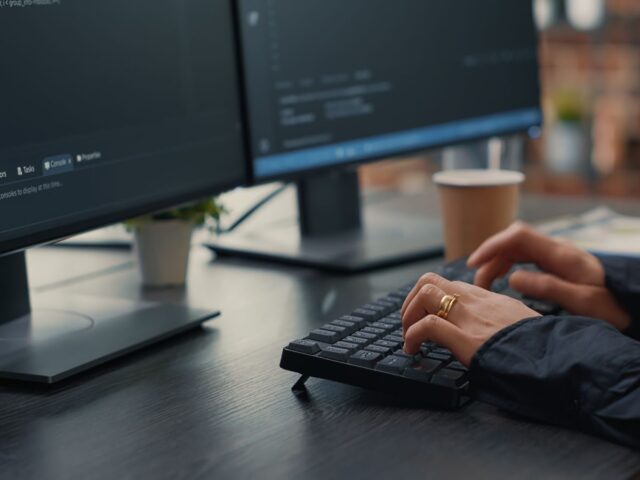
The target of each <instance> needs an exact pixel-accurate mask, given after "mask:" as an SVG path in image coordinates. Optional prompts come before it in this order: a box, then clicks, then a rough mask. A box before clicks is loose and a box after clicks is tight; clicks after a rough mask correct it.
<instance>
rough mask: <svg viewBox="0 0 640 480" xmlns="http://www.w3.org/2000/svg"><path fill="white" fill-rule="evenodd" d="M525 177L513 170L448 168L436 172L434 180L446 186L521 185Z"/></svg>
mask: <svg viewBox="0 0 640 480" xmlns="http://www.w3.org/2000/svg"><path fill="white" fill-rule="evenodd" d="M524 178H525V177H524V174H522V173H520V172H515V171H512V170H446V171H444V172H439V173H436V174H435V175H434V176H433V181H434V182H435V183H436V184H437V185H441V186H446V187H498V186H507V185H520V184H521V183H522V182H524Z"/></svg>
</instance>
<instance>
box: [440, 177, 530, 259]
mask: <svg viewBox="0 0 640 480" xmlns="http://www.w3.org/2000/svg"><path fill="white" fill-rule="evenodd" d="M524 178H525V177H524V175H523V174H522V173H520V172H514V171H509V170H448V171H445V172H440V173H437V174H436V175H434V177H433V180H434V182H435V183H436V185H438V191H439V194H440V210H441V213H442V222H443V226H444V237H445V250H446V258H447V260H456V259H458V258H461V257H466V256H469V255H471V254H472V253H473V252H474V251H475V250H476V249H477V248H478V247H479V246H480V245H482V243H483V242H484V241H485V240H487V239H488V238H490V237H491V236H493V235H495V234H496V233H498V232H500V231H502V230H504V229H506V228H507V227H509V225H511V224H512V223H513V222H514V221H515V220H516V217H517V215H518V209H519V200H520V186H521V185H522V183H523V182H524Z"/></svg>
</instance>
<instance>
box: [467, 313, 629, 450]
mask: <svg viewBox="0 0 640 480" xmlns="http://www.w3.org/2000/svg"><path fill="white" fill-rule="evenodd" d="M470 375H471V381H472V385H473V390H472V394H473V395H474V397H475V398H477V399H480V400H483V401H486V402H488V403H492V404H494V405H496V406H498V407H501V408H504V409H506V410H509V411H511V412H513V413H515V414H519V415H523V416H526V417H529V418H533V419H537V420H541V421H544V422H549V423H554V424H559V425H564V426H568V427H572V428H579V429H581V430H584V431H587V432H591V433H594V434H597V435H601V436H603V437H605V438H608V439H610V440H613V441H615V442H618V443H621V444H624V445H627V446H633V447H635V448H640V342H637V341H635V340H633V339H631V338H629V337H627V336H625V335H622V334H621V333H620V332H618V331H617V330H616V329H615V328H613V327H611V326H609V325H608V324H606V323H605V322H603V321H601V320H594V319H589V318H584V317H554V316H547V317H538V318H534V319H529V320H524V321H522V322H519V323H517V324H515V325H513V326H511V327H509V328H507V329H505V330H503V331H501V332H499V333H498V334H497V335H495V336H494V337H493V338H491V339H490V340H489V341H488V342H487V343H486V344H485V345H484V346H483V347H482V348H481V349H480V350H479V351H478V352H477V354H476V355H475V357H474V358H473V361H472V364H471V368H470Z"/></svg>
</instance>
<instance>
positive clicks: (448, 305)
mask: <svg viewBox="0 0 640 480" xmlns="http://www.w3.org/2000/svg"><path fill="white" fill-rule="evenodd" d="M458 298H460V295H457V294H455V295H445V296H444V297H442V300H441V301H440V310H439V311H438V317H440V318H444V319H445V320H447V319H448V318H449V314H450V313H451V309H452V308H453V306H454V305H455V304H456V302H457V301H458Z"/></svg>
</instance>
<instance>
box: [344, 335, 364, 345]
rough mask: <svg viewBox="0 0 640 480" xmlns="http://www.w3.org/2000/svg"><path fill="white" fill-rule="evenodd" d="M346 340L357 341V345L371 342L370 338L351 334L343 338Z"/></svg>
mask: <svg viewBox="0 0 640 480" xmlns="http://www.w3.org/2000/svg"><path fill="white" fill-rule="evenodd" d="M343 341H344V342H349V343H355V344H356V345H360V346H364V345H366V344H367V343H369V340H368V339H366V338H360V337H354V336H349V337H346V338H344V339H343Z"/></svg>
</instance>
